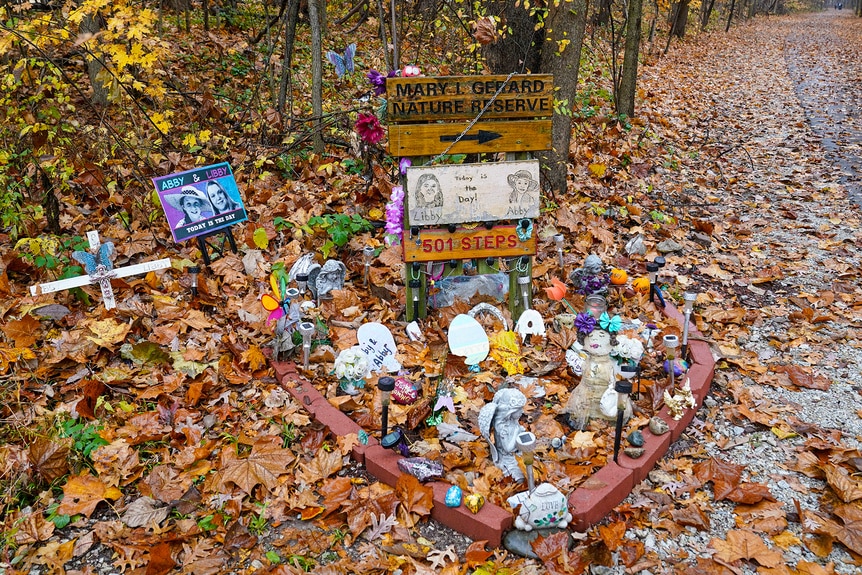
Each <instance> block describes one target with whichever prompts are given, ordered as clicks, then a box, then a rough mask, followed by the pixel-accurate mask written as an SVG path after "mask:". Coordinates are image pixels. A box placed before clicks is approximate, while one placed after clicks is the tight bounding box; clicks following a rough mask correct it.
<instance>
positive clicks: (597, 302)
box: [584, 294, 608, 321]
mask: <svg viewBox="0 0 862 575" xmlns="http://www.w3.org/2000/svg"><path fill="white" fill-rule="evenodd" d="M584 311H585V312H586V313H588V314H590V315H591V316H593V318H595V320H596V321H598V320H599V318H600V317H602V314H603V313H605V312H606V311H608V300H607V299H605V297H604V296H601V295H598V294H593V295H588V296H587V297H586V298H585V299H584Z"/></svg>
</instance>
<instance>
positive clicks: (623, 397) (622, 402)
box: [614, 378, 632, 463]
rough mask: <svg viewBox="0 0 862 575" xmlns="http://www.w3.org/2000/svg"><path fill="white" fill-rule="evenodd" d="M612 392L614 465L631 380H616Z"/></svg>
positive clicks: (630, 388) (620, 439)
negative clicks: (615, 418) (615, 415)
mask: <svg viewBox="0 0 862 575" xmlns="http://www.w3.org/2000/svg"><path fill="white" fill-rule="evenodd" d="M614 391H616V392H617V425H616V433H615V434H614V463H616V462H617V456H618V455H619V453H620V442H621V441H622V436H623V420H624V419H625V413H626V408H627V407H628V404H629V395H630V394H631V392H632V382H631V380H630V379H627V378H626V379H618V380H617V381H616V383H614Z"/></svg>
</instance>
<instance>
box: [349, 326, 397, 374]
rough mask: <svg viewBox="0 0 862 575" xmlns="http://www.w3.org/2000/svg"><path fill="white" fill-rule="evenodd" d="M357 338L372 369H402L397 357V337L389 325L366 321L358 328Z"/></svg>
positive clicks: (390, 371) (390, 370)
mask: <svg viewBox="0 0 862 575" xmlns="http://www.w3.org/2000/svg"><path fill="white" fill-rule="evenodd" d="M356 339H357V340H359V348H360V349H361V350H362V352H363V353H364V354H365V357H367V358H368V364H369V367H370V368H371V370H372V371H376V372H383V371H386V372H389V373H394V372H396V371H398V370H399V369H401V364H400V363H398V360H396V359H395V355H396V354H397V353H398V350H397V349H396V348H395V338H393V337H392V332H390V331H389V328H388V327H386V326H385V325H383V324H382V323H374V322H371V323H364V324H362V325H361V326H359V329H358V330H356Z"/></svg>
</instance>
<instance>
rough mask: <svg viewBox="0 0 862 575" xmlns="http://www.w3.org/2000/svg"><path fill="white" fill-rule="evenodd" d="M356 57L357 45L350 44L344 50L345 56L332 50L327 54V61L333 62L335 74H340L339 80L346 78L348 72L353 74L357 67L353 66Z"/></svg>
mask: <svg viewBox="0 0 862 575" xmlns="http://www.w3.org/2000/svg"><path fill="white" fill-rule="evenodd" d="M354 56H356V44H355V43H354V44H350V45H349V46H348V47H347V48H345V49H344V55H341V54H339V53H338V52H334V51H332V50H329V51H327V52H326V59H327V60H329V61H330V62H332V65H333V66H335V73H336V74H338V77H339V78H341V77H342V76H344V74H346V73H347V72H353V70H354V67H355V66H354V64H353V57H354Z"/></svg>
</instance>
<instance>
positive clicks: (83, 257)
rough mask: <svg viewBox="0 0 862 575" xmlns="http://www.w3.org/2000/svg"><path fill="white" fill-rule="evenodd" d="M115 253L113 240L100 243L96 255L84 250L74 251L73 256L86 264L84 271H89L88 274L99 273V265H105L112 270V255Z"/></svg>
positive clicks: (83, 264) (82, 263)
mask: <svg viewBox="0 0 862 575" xmlns="http://www.w3.org/2000/svg"><path fill="white" fill-rule="evenodd" d="M113 255H114V244H113V243H112V242H105V243H104V244H102V245H100V246H99V250H98V251H97V252H96V255H93V254H91V253H90V252H84V251H80V252H72V257H73V258H75V260H76V261H77V262H78V263H80V264H81V265H82V266H84V271H86V272H87V275H93V274H95V273H97V272H98V271H99V270H98V267H99V266H105V270H112V269H113V268H114V264H113V263H111V256H113Z"/></svg>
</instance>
